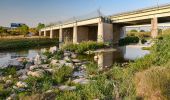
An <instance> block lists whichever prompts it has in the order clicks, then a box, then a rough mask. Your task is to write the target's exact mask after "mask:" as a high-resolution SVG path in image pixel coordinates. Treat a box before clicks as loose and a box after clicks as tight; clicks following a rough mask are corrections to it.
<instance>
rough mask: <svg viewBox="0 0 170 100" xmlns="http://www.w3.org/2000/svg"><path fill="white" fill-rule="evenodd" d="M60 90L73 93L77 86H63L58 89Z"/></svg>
mask: <svg viewBox="0 0 170 100" xmlns="http://www.w3.org/2000/svg"><path fill="white" fill-rule="evenodd" d="M58 88H59V90H61V91H72V90H75V89H76V86H67V85H62V86H59V87H58Z"/></svg>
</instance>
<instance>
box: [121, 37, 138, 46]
mask: <svg viewBox="0 0 170 100" xmlns="http://www.w3.org/2000/svg"><path fill="white" fill-rule="evenodd" d="M138 42H139V38H138V37H136V36H128V37H125V38H123V39H120V40H119V45H120V46H123V45H128V44H130V43H138Z"/></svg>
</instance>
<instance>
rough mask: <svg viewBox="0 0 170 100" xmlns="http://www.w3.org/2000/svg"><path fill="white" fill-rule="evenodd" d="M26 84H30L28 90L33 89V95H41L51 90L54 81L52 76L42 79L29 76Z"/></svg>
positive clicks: (45, 76)
mask: <svg viewBox="0 0 170 100" xmlns="http://www.w3.org/2000/svg"><path fill="white" fill-rule="evenodd" d="M25 82H26V83H27V84H28V88H29V89H31V92H32V93H39V92H43V91H47V90H49V89H50V88H51V86H52V83H53V80H52V78H51V76H50V75H44V77H41V78H37V77H32V76H29V77H28V78H27V79H26V80H25Z"/></svg>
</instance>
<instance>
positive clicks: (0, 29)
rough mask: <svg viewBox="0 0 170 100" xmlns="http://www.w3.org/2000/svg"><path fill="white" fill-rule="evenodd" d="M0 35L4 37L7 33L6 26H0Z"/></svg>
mask: <svg viewBox="0 0 170 100" xmlns="http://www.w3.org/2000/svg"><path fill="white" fill-rule="evenodd" d="M0 35H1V37H2V36H3V35H7V29H5V28H3V27H0Z"/></svg>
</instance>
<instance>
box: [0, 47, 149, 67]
mask: <svg viewBox="0 0 170 100" xmlns="http://www.w3.org/2000/svg"><path fill="white" fill-rule="evenodd" d="M50 47H51V46H50ZM50 47H45V48H44V47H42V48H38V49H28V50H20V51H11V50H10V51H4V52H0V66H4V65H5V64H7V63H8V62H9V61H10V60H12V59H15V58H18V57H26V58H33V57H35V56H36V55H37V54H38V53H40V52H42V51H43V50H44V49H49V48H50ZM116 49H117V51H116V52H113V54H111V55H110V54H107V53H106V54H104V55H107V56H111V57H106V59H107V61H108V58H109V60H110V61H112V63H113V62H116V61H118V59H119V60H120V59H123V60H135V59H137V58H140V57H143V56H144V55H146V54H149V53H150V52H149V51H148V50H142V49H141V48H140V47H134V46H124V47H118V48H116ZM104 61H105V60H104Z"/></svg>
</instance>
